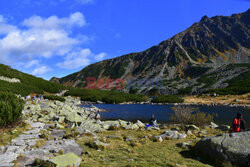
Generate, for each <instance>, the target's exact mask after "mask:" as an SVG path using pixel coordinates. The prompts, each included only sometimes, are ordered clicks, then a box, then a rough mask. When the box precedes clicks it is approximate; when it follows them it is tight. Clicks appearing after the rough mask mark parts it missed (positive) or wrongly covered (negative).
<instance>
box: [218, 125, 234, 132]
mask: <svg viewBox="0 0 250 167" xmlns="http://www.w3.org/2000/svg"><path fill="white" fill-rule="evenodd" d="M217 129H220V130H222V131H227V130H230V129H231V127H230V126H228V125H220V126H219V127H218V128H217Z"/></svg>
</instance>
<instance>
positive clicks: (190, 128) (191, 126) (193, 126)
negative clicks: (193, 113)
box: [186, 125, 200, 130]
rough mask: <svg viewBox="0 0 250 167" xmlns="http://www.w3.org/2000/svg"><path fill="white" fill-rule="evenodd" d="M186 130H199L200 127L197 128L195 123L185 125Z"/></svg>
mask: <svg viewBox="0 0 250 167" xmlns="http://www.w3.org/2000/svg"><path fill="white" fill-rule="evenodd" d="M186 128H187V130H200V128H198V127H197V126H195V125H186Z"/></svg>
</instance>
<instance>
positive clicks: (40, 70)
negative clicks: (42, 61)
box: [31, 66, 52, 75]
mask: <svg viewBox="0 0 250 167" xmlns="http://www.w3.org/2000/svg"><path fill="white" fill-rule="evenodd" d="M50 71H52V69H51V68H49V67H47V66H40V67H37V68H35V69H34V70H33V71H32V73H31V74H32V75H43V74H45V73H48V72H50Z"/></svg>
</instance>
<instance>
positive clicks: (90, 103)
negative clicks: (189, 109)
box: [78, 101, 250, 112]
mask: <svg viewBox="0 0 250 167" xmlns="http://www.w3.org/2000/svg"><path fill="white" fill-rule="evenodd" d="M94 104H108V103H103V102H101V103H100V102H88V101H84V102H82V103H81V104H80V105H78V106H83V105H94ZM129 104H141V105H144V104H150V105H173V106H177V105H184V106H222V107H240V108H248V109H250V105H245V104H244V105H243V104H233V103H232V104H223V103H212V104H205V103H151V102H140V103H133V102H127V103H118V104H115V105H129ZM100 112H106V111H105V110H103V111H100Z"/></svg>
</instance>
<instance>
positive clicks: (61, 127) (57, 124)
mask: <svg viewBox="0 0 250 167" xmlns="http://www.w3.org/2000/svg"><path fill="white" fill-rule="evenodd" d="M55 126H56V128H58V129H63V128H64V126H62V125H61V124H59V123H58V122H57V123H56V124H55Z"/></svg>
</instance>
